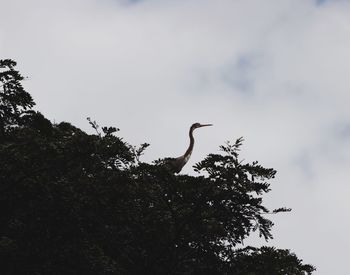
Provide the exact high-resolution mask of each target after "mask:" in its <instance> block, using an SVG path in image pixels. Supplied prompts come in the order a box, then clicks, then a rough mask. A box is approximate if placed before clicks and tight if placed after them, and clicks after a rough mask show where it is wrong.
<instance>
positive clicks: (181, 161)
mask: <svg viewBox="0 0 350 275" xmlns="http://www.w3.org/2000/svg"><path fill="white" fill-rule="evenodd" d="M212 125H213V124H200V123H198V122H197V123H194V124H192V125H191V127H190V131H189V137H190V145H189V146H188V148H187V150H186V152H185V154H183V155H182V156H180V157H177V158H165V159H164V165H165V167H167V168H168V169H169V170H170V171H171V172H173V173H180V171H181V169H182V168H183V167H184V166H185V164H186V163H187V162H188V160H189V159H190V157H191V154H192V151H193V146H194V137H193V131H194V130H195V129H197V128H201V127H207V126H212Z"/></svg>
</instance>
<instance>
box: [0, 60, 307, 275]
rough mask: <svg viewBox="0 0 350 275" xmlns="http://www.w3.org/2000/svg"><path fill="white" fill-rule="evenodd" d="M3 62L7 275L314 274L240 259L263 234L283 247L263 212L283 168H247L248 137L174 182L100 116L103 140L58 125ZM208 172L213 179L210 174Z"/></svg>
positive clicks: (256, 258) (294, 264)
mask: <svg viewBox="0 0 350 275" xmlns="http://www.w3.org/2000/svg"><path fill="white" fill-rule="evenodd" d="M14 65H15V63H14V62H13V61H11V60H4V61H0V68H1V69H2V71H0V79H1V83H2V86H1V90H0V112H1V125H0V126H1V133H2V135H1V142H0V269H1V270H0V273H1V274H53V275H54V274H57V275H58V274H68V275H69V274H259V275H260V274H311V273H312V271H313V270H314V268H313V267H312V266H310V265H303V264H302V262H301V260H299V259H298V258H297V257H296V256H295V255H294V254H292V253H290V252H289V251H288V250H278V249H275V248H269V247H262V248H250V247H248V248H246V249H243V250H237V249H236V248H235V247H236V246H237V245H238V244H242V241H243V239H245V238H246V237H247V236H248V235H249V234H250V233H251V232H253V231H258V232H259V233H260V235H261V236H263V237H264V238H265V239H266V240H268V239H270V238H272V236H271V233H270V230H271V227H272V225H273V224H272V222H271V221H270V220H269V219H267V218H266V215H265V214H266V213H277V212H281V211H282V212H283V211H289V209H287V208H283V207H282V208H280V209H276V210H274V211H271V212H270V211H269V210H268V209H266V207H264V206H263V204H262V195H263V194H264V193H266V192H268V191H269V183H267V181H268V180H269V179H271V178H273V177H274V175H275V170H273V169H266V168H264V167H262V166H260V165H259V164H258V163H257V162H253V163H251V164H249V163H242V162H240V161H239V159H238V157H239V156H238V151H239V148H240V146H241V142H242V139H238V140H237V141H236V143H234V144H230V143H228V144H226V145H225V146H222V147H221V150H222V152H223V153H222V154H211V155H209V156H208V157H207V158H206V159H204V160H203V161H201V162H200V163H198V164H197V165H196V166H195V170H196V171H197V172H198V173H199V176H196V177H194V176H188V175H173V174H172V173H169V171H168V170H167V169H164V167H162V166H160V165H150V164H146V163H142V162H140V156H141V155H142V154H143V152H144V150H145V149H146V148H147V146H148V144H142V145H141V146H140V147H134V146H130V145H129V144H128V143H126V142H125V141H123V139H122V138H120V137H118V136H117V135H116V132H117V131H118V129H116V128H114V127H102V129H101V130H100V128H99V126H98V125H97V124H96V122H94V121H92V120H91V119H89V123H90V124H91V126H92V127H93V128H94V129H95V131H96V134H87V133H85V132H83V131H81V130H80V129H78V128H76V127H74V126H72V125H71V124H69V123H66V122H62V123H59V124H52V123H51V122H50V121H49V120H47V119H46V118H45V117H44V116H43V115H42V114H40V113H39V112H36V111H33V110H31V107H32V106H33V105H34V102H33V101H32V99H31V97H30V95H29V94H27V93H26V92H25V91H24V90H23V88H22V86H21V84H20V82H19V81H20V80H21V79H22V77H21V76H20V75H19V73H18V72H17V71H15V70H14ZM204 175H205V176H204Z"/></svg>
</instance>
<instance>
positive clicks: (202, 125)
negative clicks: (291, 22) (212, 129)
mask: <svg viewBox="0 0 350 275" xmlns="http://www.w3.org/2000/svg"><path fill="white" fill-rule="evenodd" d="M205 126H213V124H201V126H199V127H205Z"/></svg>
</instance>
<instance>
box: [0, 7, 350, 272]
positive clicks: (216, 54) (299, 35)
mask: <svg viewBox="0 0 350 275" xmlns="http://www.w3.org/2000/svg"><path fill="white" fill-rule="evenodd" d="M0 10H1V16H0V58H11V59H14V60H16V61H17V62H18V69H19V70H20V71H21V73H22V74H23V75H25V76H27V77H28V79H27V80H26V81H25V82H24V83H23V84H24V86H25V88H26V89H27V91H28V92H30V93H31V94H32V96H33V98H34V100H35V102H36V103H37V106H36V109H37V110H40V111H41V112H42V113H43V114H44V115H46V116H47V117H48V118H49V119H51V120H52V121H55V122H60V121H69V122H71V123H73V124H74V125H76V126H78V127H81V128H82V129H84V130H86V131H91V130H90V128H89V125H88V123H87V121H86V117H88V116H90V117H91V118H92V119H94V120H96V121H97V122H98V123H99V124H100V125H101V126H116V127H119V128H120V129H121V131H120V135H121V136H123V137H124V138H125V140H126V141H128V142H130V143H132V144H135V145H137V144H140V143H142V142H148V143H150V144H151V146H150V147H149V149H148V150H147V152H146V155H145V156H144V157H143V160H144V161H152V160H153V159H157V158H159V157H165V156H179V155H181V154H182V153H184V151H185V149H186V147H187V145H188V136H187V132H188V128H189V126H190V125H191V124H192V123H194V122H202V123H213V124H214V127H211V128H209V127H208V128H202V129H198V130H197V131H196V132H195V136H196V145H195V148H194V153H193V155H192V158H191V160H190V162H189V163H188V165H187V166H186V168H185V169H184V170H183V173H193V169H192V165H193V164H194V163H196V162H198V161H200V160H201V159H202V158H203V157H204V156H205V155H206V154H208V153H216V152H218V146H219V145H221V144H223V143H224V142H225V141H226V140H235V139H236V138H238V137H240V136H243V137H244V138H245V143H244V146H243V148H242V157H244V159H245V160H246V161H249V162H251V161H254V160H258V161H259V162H260V163H261V164H262V165H263V166H266V167H273V168H275V169H276V170H277V172H278V173H277V177H276V179H275V180H273V181H272V182H271V183H272V186H271V187H272V191H271V192H270V193H269V194H268V196H266V204H267V205H268V206H269V207H271V208H277V207H280V206H287V207H291V208H292V209H293V212H292V213H290V214H280V215H279V216H276V217H273V220H274V221H275V224H276V225H275V227H274V230H273V233H274V237H275V239H274V240H273V241H271V242H269V243H268V245H275V246H277V247H279V248H289V249H291V250H292V251H294V252H295V253H296V254H297V255H298V256H299V257H300V258H302V259H303V260H304V262H306V263H311V264H314V265H315V266H316V267H317V269H318V270H317V272H316V273H315V274H320V275H330V274H336V275H346V274H349V264H348V261H349V252H348V250H349V247H350V237H349V232H350V219H349V212H350V201H349V199H348V197H349V194H350V183H349V176H348V173H349V167H350V108H349V103H350V1H346V0H343V1H341V0H338V1H337V0H328V1H327V0H318V1H316V0H265V1H261V0H220V1H218V0H201V1H199V0H133V1H131V0H129V1H128V0H60V1H58V0H57V1H53V0H52V1H50V0H41V1H40V0H31V1H27V0H11V1H6V0H0ZM250 242H251V244H253V245H254V244H255V245H261V244H263V242H262V241H257V240H256V238H253V239H251V240H250Z"/></svg>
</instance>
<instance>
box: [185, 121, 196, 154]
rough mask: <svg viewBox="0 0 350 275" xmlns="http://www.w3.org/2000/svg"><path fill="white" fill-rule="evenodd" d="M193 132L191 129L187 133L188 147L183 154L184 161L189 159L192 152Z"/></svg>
mask: <svg viewBox="0 0 350 275" xmlns="http://www.w3.org/2000/svg"><path fill="white" fill-rule="evenodd" d="M193 130H194V129H192V128H191V129H190V131H189V136H190V145H189V146H188V148H187V150H186V152H185V155H184V157H185V159H186V160H188V159H189V157H190V156H191V154H192V150H193V146H194V138H193Z"/></svg>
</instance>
